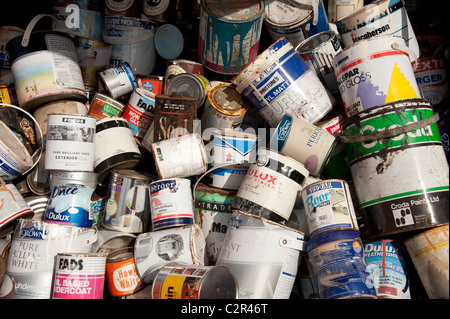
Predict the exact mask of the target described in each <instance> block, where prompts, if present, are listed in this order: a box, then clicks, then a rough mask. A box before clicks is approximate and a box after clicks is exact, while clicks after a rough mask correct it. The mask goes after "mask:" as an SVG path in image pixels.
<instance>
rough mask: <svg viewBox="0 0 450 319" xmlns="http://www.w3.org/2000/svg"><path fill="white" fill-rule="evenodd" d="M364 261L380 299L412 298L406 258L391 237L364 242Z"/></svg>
mask: <svg viewBox="0 0 450 319" xmlns="http://www.w3.org/2000/svg"><path fill="white" fill-rule="evenodd" d="M364 262H365V263H366V269H367V271H368V272H369V274H370V276H371V277H372V281H373V284H374V286H375V290H376V293H377V297H378V298H379V299H380V298H382V299H411V294H410V291H409V283H408V281H409V278H408V275H409V274H408V273H407V268H406V263H405V259H404V257H403V254H402V251H401V249H400V248H399V245H398V244H397V243H395V242H394V241H393V240H391V239H383V240H380V241H370V242H366V243H364Z"/></svg>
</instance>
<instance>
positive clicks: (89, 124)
mask: <svg viewBox="0 0 450 319" xmlns="http://www.w3.org/2000/svg"><path fill="white" fill-rule="evenodd" d="M95 125H96V120H95V118H93V117H90V116H87V115H79V114H48V116H47V139H46V146H45V169H47V170H63V171H87V172H92V171H93V170H94V151H95V136H96V134H95Z"/></svg>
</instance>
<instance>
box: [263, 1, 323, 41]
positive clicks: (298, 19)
mask: <svg viewBox="0 0 450 319" xmlns="http://www.w3.org/2000/svg"><path fill="white" fill-rule="evenodd" d="M264 24H265V26H266V28H267V31H268V33H269V36H270V38H271V39H272V40H273V41H277V40H279V39H280V38H283V37H284V38H285V39H286V40H287V41H289V42H290V43H292V45H294V46H296V45H298V44H299V43H300V42H302V41H304V40H305V39H307V38H309V37H310V36H313V35H315V34H317V33H320V32H323V31H328V30H330V27H329V25H328V17H327V13H326V11H325V5H324V1H322V0H302V1H279V0H275V1H269V3H268V4H267V6H266V10H265V20H264Z"/></svg>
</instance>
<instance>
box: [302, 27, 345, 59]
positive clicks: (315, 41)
mask: <svg viewBox="0 0 450 319" xmlns="http://www.w3.org/2000/svg"><path fill="white" fill-rule="evenodd" d="M334 37H336V34H335V33H334V31H331V30H328V31H323V32H320V33H317V34H315V35H313V36H311V37H309V38H307V39H306V40H304V41H303V42H301V43H300V44H299V45H298V46H297V47H296V48H295V50H296V51H297V52H298V53H299V54H304V53H309V52H312V51H318V50H319V48H320V47H321V46H323V45H325V44H326V43H327V42H328V41H330V40H331V39H333V38H334Z"/></svg>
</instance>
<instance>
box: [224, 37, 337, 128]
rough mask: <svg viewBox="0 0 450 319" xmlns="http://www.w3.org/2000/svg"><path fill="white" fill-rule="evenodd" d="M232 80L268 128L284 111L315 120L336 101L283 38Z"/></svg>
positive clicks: (274, 125)
mask: <svg viewBox="0 0 450 319" xmlns="http://www.w3.org/2000/svg"><path fill="white" fill-rule="evenodd" d="M231 82H232V83H233V84H235V85H236V90H237V91H238V92H239V93H241V94H242V95H244V96H245V97H246V98H247V99H249V100H250V102H251V103H252V105H253V107H254V108H256V110H258V112H259V113H260V115H261V116H262V117H263V118H264V119H265V120H266V121H267V123H268V124H269V126H270V127H276V126H277V125H278V123H279V122H280V121H281V119H282V117H283V116H284V115H285V114H290V115H292V116H296V117H299V118H302V119H304V120H306V121H307V122H310V123H315V122H317V121H319V120H320V119H321V118H322V117H324V116H325V114H326V113H328V112H329V111H330V110H331V109H332V108H333V104H334V103H335V102H336V101H335V99H334V98H333V97H332V95H331V93H329V92H328V90H327V89H326V88H325V87H324V86H323V84H322V82H321V81H320V79H319V78H318V77H317V75H316V74H315V73H314V71H312V70H310V69H309V67H308V66H307V65H306V63H305V62H304V61H303V60H302V58H301V57H300V56H299V55H298V53H297V52H296V51H295V50H294V47H293V46H292V44H291V43H289V42H287V40H286V39H284V38H282V39H280V40H278V41H277V42H275V43H274V44H272V45H271V46H270V47H269V48H268V49H266V50H265V51H264V52H263V53H261V54H260V55H259V56H258V58H257V59H256V60H254V61H253V62H252V63H250V65H249V66H247V67H246V68H245V69H244V70H243V71H241V72H240V73H239V74H238V75H237V76H236V77H234V78H233V79H232V80H231Z"/></svg>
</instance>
